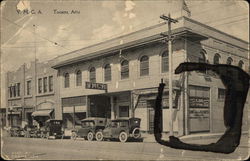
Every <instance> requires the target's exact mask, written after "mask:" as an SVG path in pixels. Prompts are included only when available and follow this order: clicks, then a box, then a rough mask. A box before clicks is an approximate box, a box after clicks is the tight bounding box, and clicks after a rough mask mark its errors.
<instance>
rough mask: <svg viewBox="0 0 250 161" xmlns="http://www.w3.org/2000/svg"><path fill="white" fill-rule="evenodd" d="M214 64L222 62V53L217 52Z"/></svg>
mask: <svg viewBox="0 0 250 161" xmlns="http://www.w3.org/2000/svg"><path fill="white" fill-rule="evenodd" d="M214 64H220V55H219V54H217V53H216V54H215V55H214Z"/></svg>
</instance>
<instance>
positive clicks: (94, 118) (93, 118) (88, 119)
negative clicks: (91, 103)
mask: <svg viewBox="0 0 250 161" xmlns="http://www.w3.org/2000/svg"><path fill="white" fill-rule="evenodd" d="M95 120H98V121H105V120H106V118H102V117H88V118H85V119H82V120H81V121H95Z"/></svg>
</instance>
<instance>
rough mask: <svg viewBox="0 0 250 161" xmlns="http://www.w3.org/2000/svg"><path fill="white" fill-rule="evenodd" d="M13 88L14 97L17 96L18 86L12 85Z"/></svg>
mask: <svg viewBox="0 0 250 161" xmlns="http://www.w3.org/2000/svg"><path fill="white" fill-rule="evenodd" d="M12 88H13V93H14V97H16V87H15V86H12Z"/></svg>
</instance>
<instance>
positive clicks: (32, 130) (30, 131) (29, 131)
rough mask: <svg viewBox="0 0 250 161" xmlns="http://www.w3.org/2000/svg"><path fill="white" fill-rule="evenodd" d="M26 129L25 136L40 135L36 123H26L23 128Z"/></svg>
mask: <svg viewBox="0 0 250 161" xmlns="http://www.w3.org/2000/svg"><path fill="white" fill-rule="evenodd" d="M23 131H24V137H26V138H30V137H33V138H34V137H39V136H40V131H39V128H38V127H37V126H34V125H25V126H24V128H23Z"/></svg>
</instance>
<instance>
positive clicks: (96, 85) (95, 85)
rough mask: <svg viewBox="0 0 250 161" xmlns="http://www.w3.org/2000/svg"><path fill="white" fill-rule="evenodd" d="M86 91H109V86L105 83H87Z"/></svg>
mask: <svg viewBox="0 0 250 161" xmlns="http://www.w3.org/2000/svg"><path fill="white" fill-rule="evenodd" d="M85 88H86V89H98V90H107V88H108V85H107V84H103V83H93V82H86V83H85Z"/></svg>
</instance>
